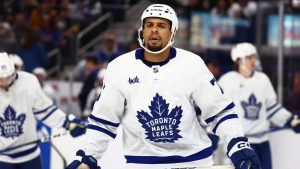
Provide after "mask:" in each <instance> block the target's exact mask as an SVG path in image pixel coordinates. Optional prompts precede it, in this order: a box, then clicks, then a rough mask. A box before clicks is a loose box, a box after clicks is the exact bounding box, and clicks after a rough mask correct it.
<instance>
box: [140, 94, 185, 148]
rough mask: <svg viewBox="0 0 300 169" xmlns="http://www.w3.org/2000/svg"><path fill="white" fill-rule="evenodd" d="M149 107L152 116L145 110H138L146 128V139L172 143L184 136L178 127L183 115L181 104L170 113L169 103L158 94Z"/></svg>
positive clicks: (141, 121)
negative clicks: (180, 133)
mask: <svg viewBox="0 0 300 169" xmlns="http://www.w3.org/2000/svg"><path fill="white" fill-rule="evenodd" d="M149 108H150V114H151V116H150V115H149V113H147V112H145V111H143V110H141V111H138V112H137V118H138V119H139V122H140V123H141V124H142V127H143V128H144V129H145V130H146V133H145V134H146V135H147V137H146V139H149V140H151V141H154V142H171V143H172V142H174V141H175V140H178V139H179V138H182V136H180V135H179V132H180V130H179V129H178V127H179V124H180V122H181V121H180V119H181V117H182V109H181V106H176V107H175V108H173V109H172V110H171V112H170V113H169V104H168V103H166V100H165V99H163V97H162V96H160V95H159V94H156V95H155V96H154V97H153V100H152V101H151V105H150V106H149Z"/></svg>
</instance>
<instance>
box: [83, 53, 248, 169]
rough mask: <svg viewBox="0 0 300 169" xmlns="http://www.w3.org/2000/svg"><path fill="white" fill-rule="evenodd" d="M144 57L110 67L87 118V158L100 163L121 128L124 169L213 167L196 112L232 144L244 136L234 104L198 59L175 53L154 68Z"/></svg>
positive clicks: (132, 55) (128, 58)
mask: <svg viewBox="0 0 300 169" xmlns="http://www.w3.org/2000/svg"><path fill="white" fill-rule="evenodd" d="M143 53H144V50H143V49H137V50H136V51H132V52H129V53H127V54H124V55H122V56H120V57H118V58H117V59H115V60H114V61H112V62H111V63H110V64H109V65H108V69H107V72H106V75H105V78H104V87H103V89H102V92H101V96H100V97H99V99H98V100H97V102H96V103H95V105H94V108H93V112H92V114H91V115H90V116H89V125H88V130H87V146H86V147H85V151H86V153H87V154H89V155H92V156H94V157H95V158H96V159H100V158H101V157H102V155H103V153H104V152H105V150H106V148H107V146H108V142H109V141H110V140H112V139H113V138H115V137H116V129H117V127H118V126H119V124H120V123H122V127H123V139H122V140H123V149H124V153H125V158H126V162H127V163H126V168H129V169H133V168H138V169H141V168H143V169H145V168H153V169H154V168H155V169H159V168H174V167H175V168H176V167H210V166H212V165H213V162H212V148H211V142H210V140H209V138H208V137H207V135H206V133H205V131H204V130H203V129H202V128H201V126H200V124H199V122H198V120H197V116H196V112H195V109H194V106H195V105H197V106H198V107H199V108H200V109H201V117H202V118H203V119H204V120H205V122H206V123H208V124H211V126H212V128H213V131H214V132H216V133H217V134H219V135H220V136H221V137H222V138H224V139H225V140H226V141H228V140H230V139H231V138H232V137H238V136H242V135H243V133H242V128H241V127H239V124H238V120H237V115H236V114H235V113H234V112H233V111H232V109H233V107H234V104H233V102H232V100H231V99H229V97H226V96H225V95H223V94H222V90H221V88H219V86H218V85H217V83H216V80H215V78H214V77H213V75H212V74H211V73H210V72H209V70H208V69H207V67H206V66H205V64H204V62H203V61H202V59H201V58H200V57H199V56H197V55H195V54H193V53H190V52H188V51H185V50H182V49H178V48H171V52H170V56H169V57H168V59H167V60H166V61H164V62H162V63H160V64H159V65H155V64H153V63H150V62H147V61H145V60H143ZM194 104H195V105H194Z"/></svg>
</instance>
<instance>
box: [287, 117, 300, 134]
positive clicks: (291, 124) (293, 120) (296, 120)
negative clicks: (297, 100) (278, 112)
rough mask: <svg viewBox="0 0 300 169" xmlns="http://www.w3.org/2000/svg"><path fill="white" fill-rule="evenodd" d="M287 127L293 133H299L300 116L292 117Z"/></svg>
mask: <svg viewBox="0 0 300 169" xmlns="http://www.w3.org/2000/svg"><path fill="white" fill-rule="evenodd" d="M287 126H288V127H291V128H292V129H293V130H294V132H295V133H300V114H299V113H297V114H296V115H294V116H293V117H292V118H291V119H290V120H289V121H288V122H287Z"/></svg>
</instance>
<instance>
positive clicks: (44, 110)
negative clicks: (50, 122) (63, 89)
mask: <svg viewBox="0 0 300 169" xmlns="http://www.w3.org/2000/svg"><path fill="white" fill-rule="evenodd" d="M53 106H54V107H56V106H55V104H52V105H51V106H49V107H47V108H45V109H43V110H40V111H36V112H33V113H34V114H41V113H45V112H46V111H47V110H49V109H50V108H51V107H53Z"/></svg>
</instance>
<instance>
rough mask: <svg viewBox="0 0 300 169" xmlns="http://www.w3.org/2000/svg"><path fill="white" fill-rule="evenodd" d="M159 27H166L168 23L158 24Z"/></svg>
mask: <svg viewBox="0 0 300 169" xmlns="http://www.w3.org/2000/svg"><path fill="white" fill-rule="evenodd" d="M158 27H160V28H166V27H167V25H166V24H158Z"/></svg>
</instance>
